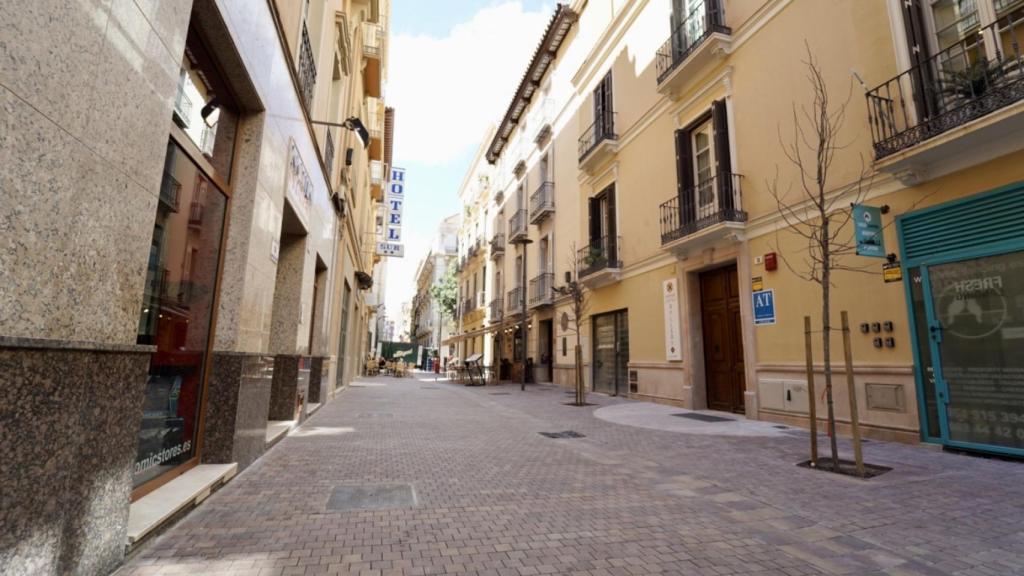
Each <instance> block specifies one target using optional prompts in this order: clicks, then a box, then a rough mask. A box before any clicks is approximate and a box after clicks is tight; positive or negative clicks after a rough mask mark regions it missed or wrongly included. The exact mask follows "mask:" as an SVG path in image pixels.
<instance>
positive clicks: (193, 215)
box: [188, 200, 203, 228]
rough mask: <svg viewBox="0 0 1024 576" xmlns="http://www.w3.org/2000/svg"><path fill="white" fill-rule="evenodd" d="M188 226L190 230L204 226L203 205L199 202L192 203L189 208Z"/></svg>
mask: <svg viewBox="0 0 1024 576" xmlns="http://www.w3.org/2000/svg"><path fill="white" fill-rule="evenodd" d="M188 225H189V227H190V228H200V227H202V225H203V203H202V202H200V201H198V200H193V201H192V206H190V207H189V213H188Z"/></svg>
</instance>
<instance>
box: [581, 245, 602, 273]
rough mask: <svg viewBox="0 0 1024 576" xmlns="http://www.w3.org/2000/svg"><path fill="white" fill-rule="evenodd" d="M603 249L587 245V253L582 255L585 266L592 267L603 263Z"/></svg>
mask: <svg viewBox="0 0 1024 576" xmlns="http://www.w3.org/2000/svg"><path fill="white" fill-rule="evenodd" d="M604 261H605V257H604V250H601V247H600V246H589V247H588V248H587V254H586V255H585V256H584V257H583V265H584V266H585V267H586V268H593V267H595V266H601V265H603V264H604Z"/></svg>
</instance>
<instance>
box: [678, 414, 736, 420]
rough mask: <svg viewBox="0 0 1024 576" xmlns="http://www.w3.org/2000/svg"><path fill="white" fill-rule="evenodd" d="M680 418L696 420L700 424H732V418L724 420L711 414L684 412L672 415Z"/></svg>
mask: <svg viewBox="0 0 1024 576" xmlns="http://www.w3.org/2000/svg"><path fill="white" fill-rule="evenodd" d="M673 416H678V417H680V418H689V419H690V420H697V421H700V422H733V421H734V420H733V419H732V418H724V417H722V416H712V415H711V414H701V413H699V412H684V413H682V414H673Z"/></svg>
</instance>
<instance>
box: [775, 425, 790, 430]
mask: <svg viewBox="0 0 1024 576" xmlns="http://www.w3.org/2000/svg"><path fill="white" fill-rule="evenodd" d="M772 428H778V429H779V430H789V426H781V425H780V426H772Z"/></svg>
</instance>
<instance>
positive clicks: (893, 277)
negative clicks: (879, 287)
mask: <svg viewBox="0 0 1024 576" xmlns="http://www.w3.org/2000/svg"><path fill="white" fill-rule="evenodd" d="M882 280H885V283H886V284H888V283H889V282H902V281H903V268H902V267H901V266H900V263H899V262H886V263H885V264H882Z"/></svg>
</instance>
